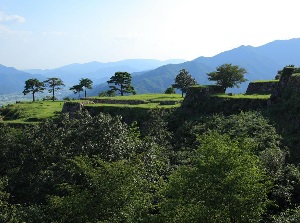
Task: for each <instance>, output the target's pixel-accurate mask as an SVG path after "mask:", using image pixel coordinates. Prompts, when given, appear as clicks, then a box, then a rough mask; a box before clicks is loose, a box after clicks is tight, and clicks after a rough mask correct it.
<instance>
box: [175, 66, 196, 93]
mask: <svg viewBox="0 0 300 223" xmlns="http://www.w3.org/2000/svg"><path fill="white" fill-rule="evenodd" d="M196 84H197V82H196V80H195V79H194V78H193V77H192V75H190V74H189V72H188V71H187V70H185V69H182V70H180V71H179V74H178V75H177V76H176V77H175V84H173V85H172V87H173V88H177V89H180V90H181V94H182V97H183V93H186V91H187V89H188V88H189V87H191V86H193V85H196Z"/></svg>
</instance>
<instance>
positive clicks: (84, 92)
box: [84, 89, 86, 98]
mask: <svg viewBox="0 0 300 223" xmlns="http://www.w3.org/2000/svg"><path fill="white" fill-rule="evenodd" d="M84 97H85V98H86V89H84Z"/></svg>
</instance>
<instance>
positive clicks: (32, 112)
mask: <svg viewBox="0 0 300 223" xmlns="http://www.w3.org/2000/svg"><path fill="white" fill-rule="evenodd" d="M63 104H64V102H63V101H54V102H52V101H37V102H22V103H18V104H12V105H7V106H5V107H4V108H2V110H3V111H2V113H3V114H4V116H5V120H4V121H1V122H6V123H36V122H38V121H41V120H43V119H47V118H51V117H53V116H55V115H56V114H57V113H59V112H61V110H62V107H63Z"/></svg>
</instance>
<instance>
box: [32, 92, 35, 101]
mask: <svg viewBox="0 0 300 223" xmlns="http://www.w3.org/2000/svg"><path fill="white" fill-rule="evenodd" d="M32 101H33V102H34V101H35V98H34V92H32Z"/></svg>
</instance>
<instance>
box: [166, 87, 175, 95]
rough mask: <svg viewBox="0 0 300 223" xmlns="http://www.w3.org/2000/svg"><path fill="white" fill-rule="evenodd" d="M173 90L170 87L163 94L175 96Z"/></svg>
mask: <svg viewBox="0 0 300 223" xmlns="http://www.w3.org/2000/svg"><path fill="white" fill-rule="evenodd" d="M175 93H176V92H175V89H174V88H173V87H172V86H171V87H168V88H167V89H166V90H165V94H175Z"/></svg>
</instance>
